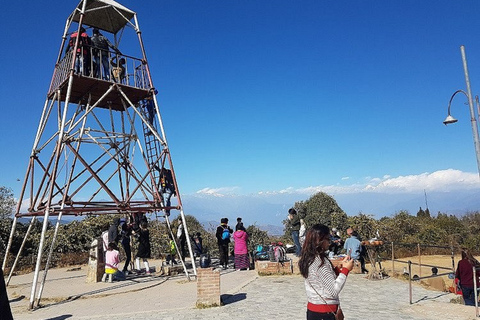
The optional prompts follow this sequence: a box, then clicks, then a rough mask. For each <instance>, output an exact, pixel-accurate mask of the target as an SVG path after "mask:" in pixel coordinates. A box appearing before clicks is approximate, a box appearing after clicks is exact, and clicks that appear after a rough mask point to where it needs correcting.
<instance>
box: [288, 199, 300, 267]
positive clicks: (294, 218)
mask: <svg viewBox="0 0 480 320" xmlns="http://www.w3.org/2000/svg"><path fill="white" fill-rule="evenodd" d="M288 228H289V229H290V234H291V235H292V240H293V243H294V244H295V255H296V256H297V257H300V254H301V253H302V246H301V245H300V217H299V216H298V214H297V211H296V210H295V209H293V208H290V209H289V210H288Z"/></svg>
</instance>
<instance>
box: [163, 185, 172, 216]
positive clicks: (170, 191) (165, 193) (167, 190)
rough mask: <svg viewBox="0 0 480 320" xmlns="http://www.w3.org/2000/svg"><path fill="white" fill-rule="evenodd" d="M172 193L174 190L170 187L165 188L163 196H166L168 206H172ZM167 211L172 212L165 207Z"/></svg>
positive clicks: (167, 212)
mask: <svg viewBox="0 0 480 320" xmlns="http://www.w3.org/2000/svg"><path fill="white" fill-rule="evenodd" d="M172 195H173V191H172V190H170V189H165V190H163V196H164V200H165V206H166V207H170V205H171V204H172V203H171V201H170V199H171V198H172ZM165 213H166V214H170V209H165Z"/></svg>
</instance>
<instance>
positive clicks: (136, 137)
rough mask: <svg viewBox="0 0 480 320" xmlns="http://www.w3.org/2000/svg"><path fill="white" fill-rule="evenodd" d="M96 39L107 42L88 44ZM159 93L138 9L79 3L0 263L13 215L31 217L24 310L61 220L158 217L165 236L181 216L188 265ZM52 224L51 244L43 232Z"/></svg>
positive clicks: (94, 0) (101, 0) (101, 1)
mask: <svg viewBox="0 0 480 320" xmlns="http://www.w3.org/2000/svg"><path fill="white" fill-rule="evenodd" d="M94 33H97V34H98V33H100V34H101V35H103V36H104V37H105V38H107V39H109V45H108V46H106V47H103V48H100V47H98V46H94V43H92V39H91V37H92V35H93V34H94ZM87 35H88V37H87ZM110 40H111V41H110ZM129 52H133V53H132V55H128V53H129ZM135 55H137V56H135ZM156 94H157V91H156V90H155V87H154V85H153V81H152V76H151V71H150V68H149V64H148V60H147V56H146V53H145V48H144V44H143V40H142V36H141V31H140V27H139V24H138V20H137V15H136V13H135V12H133V11H131V10H130V9H128V8H126V7H124V6H122V5H121V4H119V3H117V2H115V1H112V0H82V1H80V3H79V4H78V6H77V7H76V8H75V10H74V11H73V12H72V13H71V14H70V16H69V17H68V18H67V21H66V24H65V29H64V32H63V37H62V41H61V45H60V50H59V53H58V57H57V60H56V64H55V69H54V71H53V76H52V80H51V83H50V87H49V89H48V92H47V97H46V100H45V103H44V106H43V111H42V114H41V118H40V122H39V125H38V129H37V133H36V135H35V138H34V141H33V147H32V151H31V154H30V158H29V161H28V167H27V170H26V174H25V178H24V182H23V187H22V190H21V194H20V196H19V199H18V206H17V209H16V214H15V218H14V221H13V225H12V229H11V233H10V239H9V242H8V245H7V250H6V254H5V258H4V261H3V265H2V268H3V269H5V267H6V264H7V261H9V260H8V252H9V251H10V249H11V246H12V240H13V237H14V235H15V228H16V224H17V222H18V219H19V218H30V219H31V223H30V226H29V228H28V230H27V234H26V235H25V238H24V241H23V243H22V245H21V248H20V251H21V250H22V249H23V246H24V244H25V241H26V238H27V236H28V234H29V232H30V230H31V227H32V225H33V224H34V221H35V219H37V218H39V217H40V218H43V224H42V226H43V227H42V233H41V238H40V244H39V247H38V254H37V259H36V266H35V273H34V279H33V283H32V291H31V297H30V308H34V307H36V306H38V304H39V301H40V299H41V295H42V291H43V286H44V283H45V279H46V276H47V272H48V266H49V263H50V258H51V255H52V251H53V248H54V244H55V241H56V238H57V234H58V228H59V224H60V221H61V219H62V217H63V216H65V215H73V216H82V215H101V214H113V215H124V216H128V215H134V214H156V215H157V216H159V215H160V216H162V217H165V219H166V222H167V226H168V228H169V231H170V232H171V228H170V222H169V219H168V216H169V213H170V210H178V211H179V212H180V215H181V218H182V221H183V225H184V227H185V231H186V234H187V237H186V239H187V246H188V249H189V254H190V257H191V259H192V261H194V259H193V254H192V250H191V244H190V239H189V236H188V228H187V224H186V221H185V216H184V213H183V207H182V201H181V197H180V193H179V190H178V184H177V181H176V179H175V172H174V169H173V163H172V159H171V156H170V152H169V148H168V144H167V139H166V136H165V130H164V127H163V123H162V118H161V116H160V110H159V106H158V102H157V97H156ZM165 177H167V180H169V182H170V190H168V188H167V190H166V189H165V188H164V186H165V183H164V180H165V179H166V178H165ZM167 182H168V181H167ZM172 194H173V196H172ZM170 198H171V199H170ZM171 202H173V203H171ZM51 219H54V220H56V223H55V231H54V236H53V239H49V240H51V242H50V241H47V240H46V237H45V234H46V231H47V227H48V224H49V221H50V220H51ZM173 238H174V239H175V237H173ZM44 254H45V255H47V254H48V256H47V263H46V266H45V269H44V270H43V271H44V272H43V278H42V279H39V273H40V269H41V265H42V255H44ZM19 255H20V252H19V253H18V255H17V257H16V259H15V261H14V263H13V266H12V268H11V272H10V276H9V278H8V280H7V283H8V281H9V280H10V277H11V275H12V273H13V270H14V269H15V265H16V263H17V261H18V257H19ZM192 266H193V274H194V275H196V270H195V264H194V263H192ZM183 267H184V270H185V273H186V274H187V277H189V274H188V271H187V269H186V267H185V264H184V265H183ZM39 283H40V288H39V290H38V293H37V285H38V284H39ZM36 294H38V295H37V298H35V295H36Z"/></svg>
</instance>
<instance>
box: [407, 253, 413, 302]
mask: <svg viewBox="0 0 480 320" xmlns="http://www.w3.org/2000/svg"><path fill="white" fill-rule="evenodd" d="M408 292H409V295H410V304H413V302H412V261H410V260H408Z"/></svg>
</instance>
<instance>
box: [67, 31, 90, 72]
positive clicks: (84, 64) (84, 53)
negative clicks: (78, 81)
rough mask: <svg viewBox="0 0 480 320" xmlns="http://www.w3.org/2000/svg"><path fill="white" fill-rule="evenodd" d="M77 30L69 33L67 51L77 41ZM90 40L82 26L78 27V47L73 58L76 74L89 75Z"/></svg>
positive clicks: (71, 48) (73, 46)
mask: <svg viewBox="0 0 480 320" xmlns="http://www.w3.org/2000/svg"><path fill="white" fill-rule="evenodd" d="M77 37H78V32H77V31H75V32H73V33H72V34H71V35H70V41H69V42H68V46H67V50H66V52H65V53H67V52H68V51H70V50H73V48H75V42H76V41H77ZM91 44H92V42H91V39H90V37H89V36H88V34H87V32H86V31H85V28H84V27H80V39H79V41H78V47H77V52H76V54H75V55H76V58H75V72H76V73H77V74H82V75H89V74H90V46H91Z"/></svg>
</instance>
